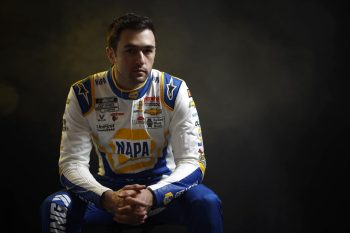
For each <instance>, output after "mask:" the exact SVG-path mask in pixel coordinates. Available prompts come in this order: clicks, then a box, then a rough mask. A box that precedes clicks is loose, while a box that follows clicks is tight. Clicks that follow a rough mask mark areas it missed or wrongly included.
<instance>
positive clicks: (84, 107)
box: [73, 78, 93, 114]
mask: <svg viewBox="0 0 350 233" xmlns="http://www.w3.org/2000/svg"><path fill="white" fill-rule="evenodd" d="M73 90H74V92H75V95H76V97H77V99H78V102H79V105H80V108H81V111H82V113H83V114H86V113H88V112H89V111H90V109H91V107H92V106H93V100H92V94H93V93H92V92H93V87H92V85H91V81H90V78H86V79H83V80H81V81H79V82H77V83H75V84H74V85H73Z"/></svg>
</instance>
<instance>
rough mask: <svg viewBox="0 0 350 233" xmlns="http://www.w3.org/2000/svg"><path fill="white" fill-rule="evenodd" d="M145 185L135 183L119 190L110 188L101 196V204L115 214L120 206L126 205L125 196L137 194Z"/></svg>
mask: <svg viewBox="0 0 350 233" xmlns="http://www.w3.org/2000/svg"><path fill="white" fill-rule="evenodd" d="M145 187H146V186H145V185H139V184H133V185H126V186H124V187H123V188H122V189H119V190H117V191H112V190H108V191H106V192H104V193H103V194H102V196H101V206H102V207H103V208H104V209H106V210H107V211H108V212H110V213H112V214H115V213H116V212H117V211H118V208H120V207H123V206H125V205H126V204H125V197H127V196H133V195H136V194H137V193H138V192H140V190H142V189H144V188H145ZM120 194H122V195H121V196H120Z"/></svg>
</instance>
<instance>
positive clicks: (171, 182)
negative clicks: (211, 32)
mask: <svg viewBox="0 0 350 233" xmlns="http://www.w3.org/2000/svg"><path fill="white" fill-rule="evenodd" d="M107 43H108V46H107V49H106V52H107V56H108V58H109V61H110V62H111V63H112V66H111V68H110V69H109V70H107V71H104V72H100V73H97V74H93V75H91V76H89V77H87V78H85V79H83V80H81V81H79V82H77V83H75V84H73V85H72V87H71V88H70V92H69V94H68V98H67V101H66V109H65V112H64V115H63V129H62V141H61V149H60V159H59V171H60V180H61V183H62V184H63V185H64V187H65V189H64V190H63V191H59V192H57V193H54V194H52V195H50V196H49V197H47V198H46V199H45V201H44V202H43V204H42V206H41V211H42V218H41V219H42V232H44V233H46V232H81V228H82V225H83V224H112V223H113V224H115V223H116V224H118V223H122V224H129V225H139V224H143V223H145V222H147V221H148V220H149V219H152V222H159V223H168V224H179V225H183V226H186V227H187V228H188V230H189V232H192V233H206V232H207V233H209V232H211V233H214V232H215V233H220V232H223V222H222V212H221V202H220V200H219V198H218V196H217V195H216V194H215V193H214V192H213V191H212V190H210V189H209V188H207V187H206V186H205V185H203V184H201V181H202V179H203V176H204V172H205V168H206V162H205V157H204V148H203V140H202V136H201V127H200V123H199V118H198V114H197V110H196V106H195V103H194V101H193V98H192V96H191V92H190V91H189V89H188V87H187V85H186V83H185V81H184V80H181V79H179V78H176V77H174V76H171V75H169V74H167V73H165V72H161V71H159V70H156V69H153V68H152V67H153V63H154V58H155V52H156V39H155V30H154V26H153V23H152V21H151V20H150V19H149V18H148V17H143V16H138V15H136V14H131V13H129V14H125V15H123V16H121V17H119V18H117V19H116V20H114V21H113V22H112V24H111V25H110V27H109V30H108V34H107ZM93 145H94V147H95V151H96V153H97V155H98V159H99V171H98V174H96V175H92V174H91V172H90V170H89V161H90V152H91V149H92V147H93Z"/></svg>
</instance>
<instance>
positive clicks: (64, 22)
mask: <svg viewBox="0 0 350 233" xmlns="http://www.w3.org/2000/svg"><path fill="white" fill-rule="evenodd" d="M2 2H3V3H2V4H1V10H0V12H1V20H0V22H1V31H2V33H1V68H2V74H1V80H0V117H1V129H2V139H3V140H2V143H3V146H2V153H1V156H2V160H1V162H2V163H1V165H2V169H1V172H2V178H3V182H2V186H1V193H2V196H3V198H2V202H3V208H2V211H1V212H2V218H1V219H2V220H3V221H4V223H5V224H6V225H7V224H10V227H11V226H12V227H11V229H12V232H20V231H21V232H39V222H38V221H39V217H38V216H39V205H40V202H41V201H42V200H43V199H44V198H45V197H46V196H47V195H49V194H50V193H52V192H55V191H57V190H58V189H60V188H61V186H60V184H59V180H58V169H57V160H58V156H59V152H58V150H59V141H60V130H61V117H62V113H63V110H64V105H65V98H66V95H67V93H68V89H69V86H70V85H71V84H72V83H74V82H75V81H77V80H79V79H81V78H84V77H85V76H87V75H89V74H92V73H95V72H98V71H102V70H105V69H107V68H108V67H109V63H108V60H107V58H106V56H105V46H106V44H105V32H106V28H107V26H108V25H109V23H110V22H111V21H112V20H113V19H114V18H115V17H117V16H118V15H120V14H123V13H125V12H136V13H139V14H143V15H147V16H149V17H151V18H152V19H153V21H154V23H155V25H156V29H157V32H158V34H157V40H158V41H157V56H156V62H155V68H157V69H160V70H164V71H166V72H168V73H170V74H173V75H175V76H178V77H180V78H182V79H184V80H186V81H187V83H188V85H189V87H190V88H191V91H192V94H193V96H194V99H195V101H196V105H197V108H198V111H199V116H200V120H201V125H202V130H203V136H204V143H205V148H206V157H207V162H208V168H207V173H206V177H205V179H204V183H205V184H207V185H208V186H209V187H211V188H212V189H213V190H215V192H217V193H218V195H219V196H220V197H221V199H222V203H223V210H224V220H225V232H242V233H243V232H249V233H250V232H293V233H294V232H314V231H315V232H345V230H346V229H347V228H348V227H349V224H348V218H347V217H346V212H345V209H344V207H343V199H345V197H346V196H347V194H346V193H345V187H346V185H348V182H346V179H345V169H346V168H347V167H348V165H347V163H346V157H347V151H348V149H347V146H346V143H347V142H348V137H347V134H346V132H347V129H348V128H349V120H348V119H349V118H348V116H349V114H348V111H347V108H348V104H347V101H346V100H347V96H348V92H347V85H346V82H345V80H346V78H348V77H346V76H345V74H343V71H344V70H345V69H343V67H344V65H345V52H344V50H345V48H346V47H348V46H347V44H345V43H343V42H345V39H344V38H343V37H342V36H343V30H344V28H348V27H344V26H343V25H344V24H343V21H344V19H345V12H344V10H343V5H342V4H340V2H337V1H335V2H331V1H329V2H327V1H295V0H287V1H283V0H282V1H278V0H269V1H250V0H247V1H212V2H209V1H182V0H181V1H180V0H178V1H164V0H148V1H135V0H129V1H116V0H115V1H112V0H110V1H103V0H101V1H97V0H95V1H82V0H80V1H66V0H64V1H40V2H37V1H22V2H20V1H2ZM10 232H11V231H10Z"/></svg>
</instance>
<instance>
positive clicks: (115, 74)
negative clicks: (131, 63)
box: [112, 65, 143, 91]
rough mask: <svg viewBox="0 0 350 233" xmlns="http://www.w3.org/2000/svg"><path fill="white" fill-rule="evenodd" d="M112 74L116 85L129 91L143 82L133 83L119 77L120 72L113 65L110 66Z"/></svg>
mask: <svg viewBox="0 0 350 233" xmlns="http://www.w3.org/2000/svg"><path fill="white" fill-rule="evenodd" d="M112 74H113V75H112V77H113V79H114V81H115V83H116V84H117V86H118V87H119V88H120V89H123V90H127V91H131V90H134V89H137V88H138V87H140V86H142V84H143V83H135V84H134V83H130V82H128V81H127V80H126V79H123V78H122V77H121V74H120V73H119V72H118V70H117V69H116V66H115V65H114V66H113V68H112Z"/></svg>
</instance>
